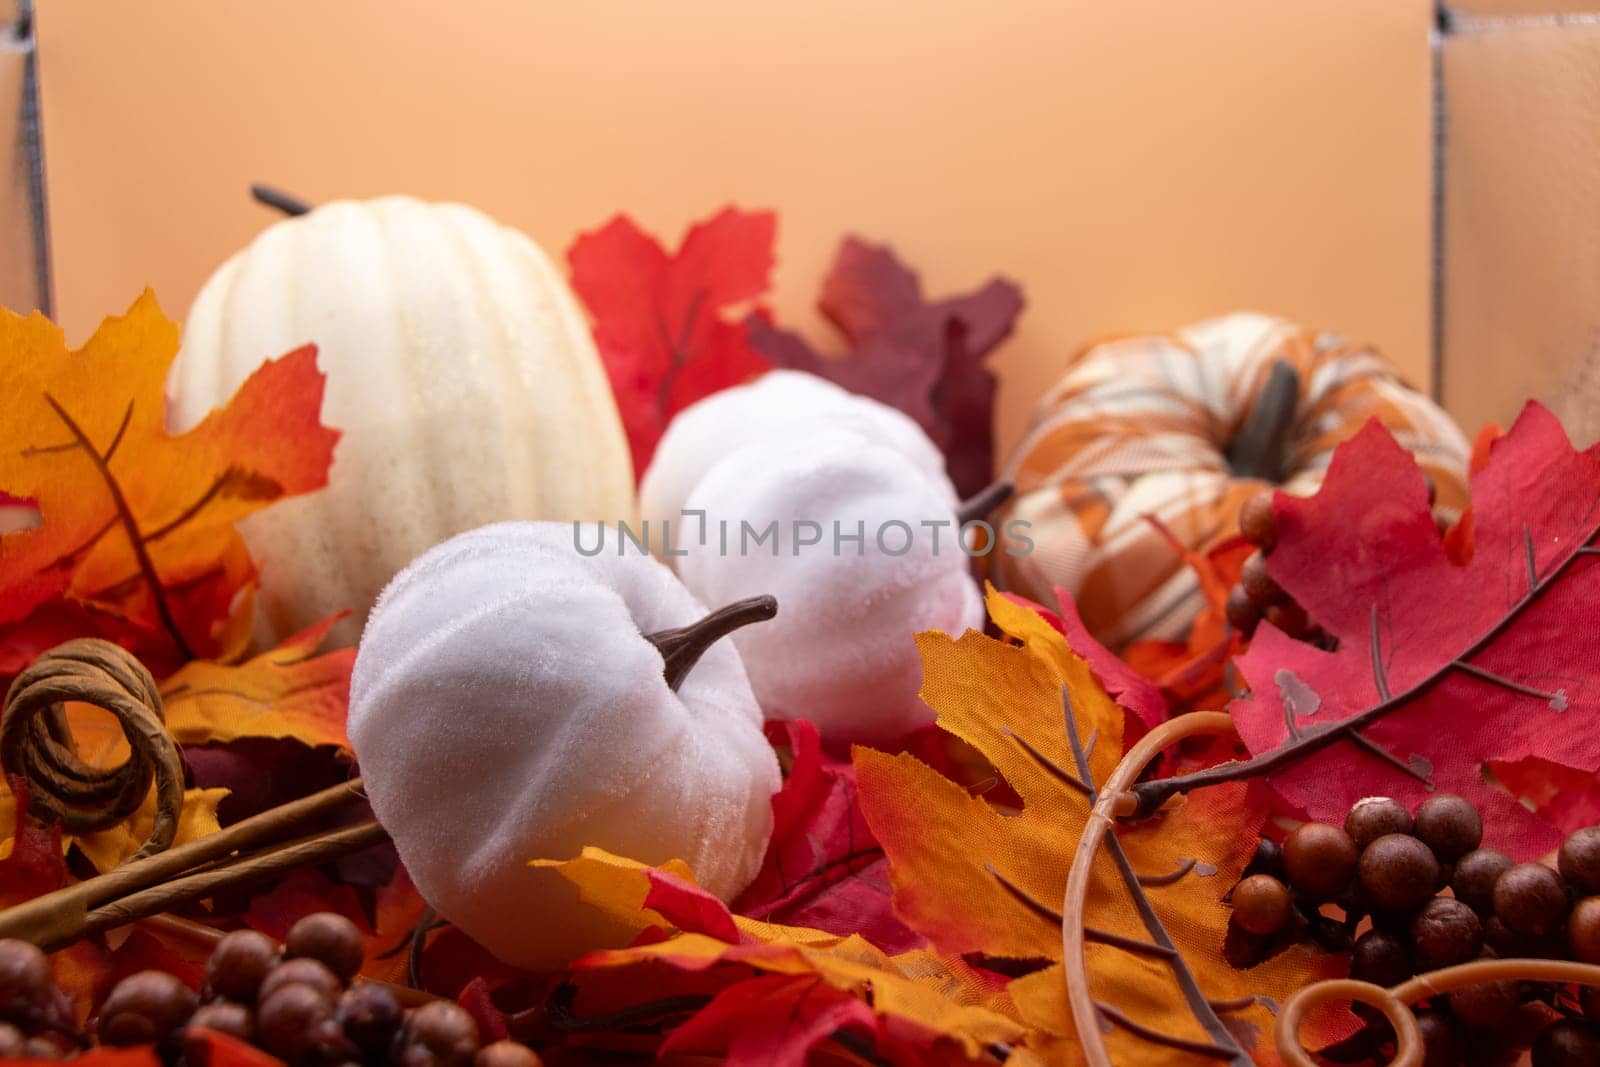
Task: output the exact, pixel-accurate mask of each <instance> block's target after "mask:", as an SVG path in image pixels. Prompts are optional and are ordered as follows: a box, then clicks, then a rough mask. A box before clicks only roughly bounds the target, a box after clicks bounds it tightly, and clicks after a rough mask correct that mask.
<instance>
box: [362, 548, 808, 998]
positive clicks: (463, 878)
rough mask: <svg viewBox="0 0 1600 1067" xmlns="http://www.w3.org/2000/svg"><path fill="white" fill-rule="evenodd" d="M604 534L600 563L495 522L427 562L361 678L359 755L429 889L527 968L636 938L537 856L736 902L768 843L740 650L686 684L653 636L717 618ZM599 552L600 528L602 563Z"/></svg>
mask: <svg viewBox="0 0 1600 1067" xmlns="http://www.w3.org/2000/svg"><path fill="white" fill-rule="evenodd" d="M589 525H590V524H586V526H589ZM598 536H599V537H600V538H601V540H600V550H599V551H597V552H595V554H593V555H592V556H591V555H585V554H583V553H580V551H579V550H578V547H577V546H578V544H579V542H578V541H576V540H575V537H576V532H575V530H574V528H573V524H571V523H554V522H540V523H499V524H496V525H494V526H489V527H486V528H484V529H481V530H474V531H472V532H471V533H467V534H462V535H460V536H458V537H455V538H452V539H451V540H449V541H447V542H445V543H444V544H442V545H439V546H438V547H436V548H434V549H432V550H431V551H429V552H428V553H426V554H425V555H423V556H422V557H421V558H420V559H418V560H416V562H414V563H412V564H411V566H409V567H407V568H406V569H405V570H404V571H402V572H401V573H400V575H399V576H398V577H397V578H395V580H394V582H393V584H391V585H390V586H389V587H388V588H387V589H386V590H385V591H384V593H383V596H382V597H381V598H380V599H379V601H378V604H377V606H376V607H375V608H374V609H373V612H372V617H371V619H370V620H369V621H368V623H367V628H366V631H365V632H364V633H363V634H362V637H361V647H360V650H359V652H358V653H357V655H356V665H355V671H354V675H353V677H352V680H351V686H350V720H349V730H350V741H351V743H352V745H353V746H354V747H355V751H356V756H357V758H358V759H359V760H360V763H361V772H362V778H363V781H364V782H365V785H366V791H367V794H368V796H369V797H370V798H371V800H372V807H373V811H374V812H375V813H376V814H377V816H378V819H379V820H380V821H381V822H382V823H383V825H384V827H385V828H386V829H387V830H388V831H389V833H390V835H391V836H392V837H393V838H394V842H395V845H396V847H397V848H398V849H399V851H400V856H401V858H402V859H403V860H404V861H405V864H406V868H407V870H409V871H410V872H411V876H412V878H413V879H415V881H416V884H417V888H418V889H419V890H420V891H421V893H422V895H423V897H424V898H425V899H426V900H427V901H428V902H429V903H431V904H432V905H433V906H434V907H435V908H437V909H438V911H439V913H440V914H442V915H444V916H445V917H446V918H448V919H450V920H451V921H452V922H454V923H456V924H457V925H458V926H460V927H461V928H462V929H464V930H465V931H466V932H467V933H469V934H471V935H472V936H473V937H474V938H476V939H477V940H478V941H480V942H481V943H482V944H483V945H484V946H486V947H487V948H489V949H490V950H491V951H493V952H494V953H495V954H496V955H498V956H500V957H501V958H502V959H504V960H506V961H508V962H510V963H513V964H516V965H518V966H523V967H550V966H557V965H560V964H563V963H565V962H567V961H568V960H570V959H571V958H572V957H573V956H574V955H575V954H577V953H579V952H581V951H584V950H586V949H593V948H600V947H606V946H614V945H617V944H619V943H621V941H623V940H625V939H626V938H627V937H628V935H629V931H626V930H622V929H620V928H616V927H613V926H612V925H611V924H610V923H609V922H607V921H606V920H605V919H604V917H603V915H602V914H601V913H599V912H598V911H596V910H594V909H591V908H588V907H586V906H584V905H583V904H582V903H581V902H580V901H579V899H578V894H577V890H576V889H575V888H574V887H573V886H572V885H571V883H569V882H567V881H566V880H564V879H563V878H561V876H560V875H559V874H557V873H556V872H555V871H552V870H550V869H548V868H533V867H530V866H529V861H531V860H536V859H555V860H560V859H568V858H570V857H573V856H576V855H577V854H578V853H579V852H580V851H581V850H582V849H583V847H584V846H586V845H595V846H598V847H600V848H603V849H605V850H607V851H609V852H613V853H616V854H618V855H622V856H626V857H628V858H630V859H635V860H639V861H641V862H644V863H651V864H654V863H662V862H665V861H667V860H670V859H681V860H683V861H684V862H686V863H688V864H689V866H690V867H691V868H692V869H693V871H694V874H695V878H696V881H697V882H699V884H700V885H702V886H704V887H705V888H706V889H707V890H709V891H711V892H712V893H715V894H717V895H718V896H720V897H722V898H723V899H729V898H731V897H732V896H734V895H735V894H737V893H738V892H739V891H740V890H741V889H742V888H744V886H745V885H747V884H748V883H749V882H750V880H751V879H752V878H753V877H754V876H755V873H756V871H757V869H758V868H759V866H760V863H761V858H762V855H763V853H764V851H765V849H766V844H767V838H768V836H769V835H770V833H771V829H772V806H771V797H772V794H773V792H774V791H775V790H776V789H777V788H778V785H779V774H778V764H777V760H776V758H775V757H774V755H773V752H772V749H771V747H770V746H768V744H767V742H766V740H765V739H764V738H763V737H762V734H761V711H760V708H759V707H758V706H757V704H756V699H755V696H754V695H753V694H752V693H751V691H750V683H749V681H748V680H747V679H746V676H745V671H744V667H743V665H742V664H741V663H740V659H739V655H738V653H737V652H736V651H735V650H734V646H733V645H732V644H731V643H729V642H728V641H727V640H721V641H716V642H715V643H713V644H711V645H710V646H709V647H707V648H705V650H704V652H703V653H702V654H701V655H700V657H699V659H698V660H696V661H694V665H693V666H692V667H689V668H688V670H687V673H685V674H683V675H682V677H681V680H680V681H679V682H678V685H677V687H676V689H674V688H673V687H672V686H671V685H669V683H668V681H667V679H666V678H664V677H663V667H664V659H663V655H662V652H661V651H660V650H659V649H658V647H657V646H656V645H655V644H653V643H652V642H651V641H649V640H647V639H646V636H645V635H646V634H652V633H657V632H659V631H663V630H675V629H678V628H681V627H685V626H689V625H691V624H693V623H695V622H697V621H699V620H701V619H702V618H703V617H705V616H706V614H707V612H706V609H705V607H704V606H703V605H702V604H701V603H700V602H699V601H697V600H696V599H695V598H694V597H693V596H691V595H690V593H689V592H688V590H686V589H685V588H684V587H683V585H682V584H681V583H680V582H679V581H678V580H677V578H675V577H674V576H673V574H672V572H671V571H669V570H668V569H667V568H666V567H664V566H662V565H661V564H660V563H658V562H657V561H656V560H655V559H653V558H651V557H650V556H648V555H645V554H644V553H643V552H641V551H639V550H637V549H635V548H632V547H630V546H627V545H625V544H624V545H621V546H620V547H621V548H623V549H626V551H623V552H619V550H618V549H619V544H618V539H617V536H616V533H615V531H614V530H605V531H604V532H602V533H601V534H599V535H598ZM595 540H596V535H594V533H593V531H592V529H588V530H585V532H584V539H583V541H582V544H583V547H584V551H585V552H588V551H590V550H593V549H594V548H595V547H596V546H595V543H594V542H595ZM719 606H721V605H719ZM782 610H783V609H782V607H781V606H780V608H779V614H780V616H781V614H782ZM770 625H772V624H771V623H770V622H760V623H757V624H756V625H754V626H750V627H748V628H747V629H749V630H755V629H761V628H762V627H765V626H770ZM741 632H744V631H741Z"/></svg>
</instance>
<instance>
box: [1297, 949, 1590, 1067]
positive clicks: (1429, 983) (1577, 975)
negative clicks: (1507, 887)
mask: <svg viewBox="0 0 1600 1067" xmlns="http://www.w3.org/2000/svg"><path fill="white" fill-rule="evenodd" d="M1484 982H1563V983H1566V982H1570V983H1576V984H1578V985H1592V986H1600V966H1597V965H1595V964H1592V963H1577V962H1575V961H1572V960H1536V959H1509V960H1474V961H1472V962H1471V963H1463V964H1459V965H1458V966H1455V967H1445V968H1443V969H1441V970H1437V971H1427V972H1424V973H1423V974H1419V975H1417V976H1416V977H1415V978H1412V979H1409V980H1407V981H1405V982H1402V983H1400V984H1399V985H1397V986H1393V987H1391V988H1389V989H1385V988H1383V987H1382V986H1378V985H1373V984H1372V983H1371V982H1363V981H1360V980H1358V979H1355V978H1333V979H1329V980H1327V981H1323V982H1313V983H1312V984H1311V985H1308V986H1306V987H1305V988H1304V989H1301V990H1300V991H1299V992H1297V993H1295V995H1294V996H1292V997H1290V998H1289V999H1288V1001H1286V1002H1285V1003H1284V1005H1283V1010H1282V1011H1280V1012H1279V1013H1278V1022H1277V1025H1276V1026H1275V1027H1274V1028H1273V1039H1274V1041H1276V1043H1277V1046H1278V1054H1279V1055H1280V1056H1281V1057H1282V1058H1283V1062H1284V1063H1285V1064H1287V1065H1288V1067H1317V1063H1318V1061H1317V1060H1315V1059H1313V1058H1312V1057H1311V1056H1310V1055H1309V1054H1307V1053H1306V1051H1305V1049H1304V1048H1303V1047H1301V1044H1300V1025H1301V1023H1302V1022H1303V1021H1304V1020H1305V1017H1306V1016H1307V1015H1308V1014H1309V1013H1310V1012H1311V1011H1312V1010H1313V1009H1314V1008H1317V1007H1320V1006H1321V1005H1323V1004H1327V1003H1334V1002H1338V1003H1342V1002H1344V1001H1351V1000H1353V1001H1358V1002H1360V1003H1362V1004H1367V1005H1370V1006H1372V1007H1374V1008H1377V1009H1378V1010H1379V1011H1381V1012H1383V1014H1384V1017H1385V1018H1387V1019H1388V1020H1389V1025H1390V1026H1392V1027H1394V1032H1395V1034H1396V1037H1397V1041H1396V1047H1395V1055H1394V1059H1392V1060H1390V1061H1389V1063H1388V1067H1422V1057H1423V1053H1424V1051H1425V1050H1424V1048H1423V1044H1422V1031H1421V1029H1420V1028H1419V1027H1418V1026H1417V1020H1416V1016H1414V1015H1412V1014H1411V1005H1413V1004H1415V1003H1416V1002H1417V1001H1419V1000H1426V999H1427V998H1429V997H1436V996H1439V995H1440V994H1443V993H1451V992H1454V991H1455V990H1458V989H1465V988H1467V987H1468V986H1474V985H1479V984H1481V983H1484Z"/></svg>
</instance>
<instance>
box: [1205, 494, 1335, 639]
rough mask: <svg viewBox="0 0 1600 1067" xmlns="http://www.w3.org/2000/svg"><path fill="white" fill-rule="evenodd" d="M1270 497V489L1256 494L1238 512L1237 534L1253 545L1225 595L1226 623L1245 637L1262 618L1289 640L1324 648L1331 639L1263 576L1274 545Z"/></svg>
mask: <svg viewBox="0 0 1600 1067" xmlns="http://www.w3.org/2000/svg"><path fill="white" fill-rule="evenodd" d="M1272 496H1273V491H1272V490H1270V489H1269V490H1265V491H1263V492H1260V493H1257V494H1256V495H1255V496H1253V497H1251V498H1250V499H1249V500H1246V501H1245V503H1244V507H1243V508H1241V509H1240V511H1239V533H1240V535H1241V536H1243V537H1244V539H1245V540H1246V541H1248V542H1250V543H1251V544H1252V545H1255V546H1256V550H1255V551H1254V552H1252V553H1251V554H1250V556H1249V558H1248V559H1246V560H1245V561H1244V569H1243V570H1242V571H1241V572H1240V575H1239V584H1238V585H1236V586H1234V587H1233V590H1232V591H1231V592H1230V593H1229V594H1228V605H1227V612H1228V622H1230V623H1231V624H1232V625H1233V627H1234V628H1235V629H1237V630H1238V631H1239V632H1240V633H1242V634H1244V635H1245V636H1246V637H1249V636H1250V635H1252V634H1254V633H1255V632H1256V627H1257V626H1258V625H1260V623H1261V620H1263V619H1265V620H1266V621H1268V622H1270V623H1272V625H1274V626H1276V627H1277V628H1278V629H1280V630H1282V631H1283V632H1284V633H1286V634H1288V635H1289V636H1290V637H1297V638H1299V639H1301V640H1303V641H1310V642H1311V643H1313V644H1318V645H1323V646H1326V645H1328V644H1330V643H1331V638H1330V637H1329V636H1328V635H1327V634H1326V633H1324V632H1323V631H1322V628H1321V627H1319V626H1317V625H1316V624H1315V623H1314V622H1312V621H1311V619H1310V617H1309V616H1307V615H1306V611H1305V609H1304V608H1302V607H1301V606H1300V605H1299V604H1298V603H1297V602H1296V601H1295V600H1294V598H1293V597H1291V596H1290V595H1289V594H1288V593H1286V592H1285V591H1284V589H1283V587H1282V586H1280V585H1279V584H1278V583H1277V582H1275V581H1274V580H1273V578H1272V575H1270V574H1268V573H1267V556H1268V555H1269V554H1271V552H1272V550H1273V548H1275V547H1276V546H1277V544H1278V529H1277V524H1276V523H1275V521H1274V519H1273V517H1272Z"/></svg>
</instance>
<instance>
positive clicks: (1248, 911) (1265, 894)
mask: <svg viewBox="0 0 1600 1067" xmlns="http://www.w3.org/2000/svg"><path fill="white" fill-rule="evenodd" d="M1293 910H1294V905H1293V903H1292V902H1291V901H1290V899H1289V890H1288V889H1287V888H1286V887H1285V886H1284V884H1283V883H1282V882H1280V881H1278V880H1277V879H1276V878H1274V877H1272V875H1270V874H1252V875H1251V876H1250V877H1248V878H1245V879H1243V880H1242V881H1240V883H1239V884H1238V885H1236V886H1234V887H1233V921H1234V922H1236V923H1238V924H1239V928H1240V929H1242V930H1245V931H1247V932H1249V933H1252V934H1258V935H1261V936H1263V937H1264V936H1266V935H1267V934H1275V933H1277V932H1278V931H1279V930H1282V929H1283V928H1284V926H1286V925H1287V924H1288V922H1289V917H1290V915H1291V914H1293Z"/></svg>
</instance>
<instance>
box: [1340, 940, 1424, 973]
mask: <svg viewBox="0 0 1600 1067" xmlns="http://www.w3.org/2000/svg"><path fill="white" fill-rule="evenodd" d="M1416 973H1417V970H1416V966H1415V964H1414V963H1413V961H1412V958H1411V949H1410V947H1409V946H1408V945H1407V944H1406V943H1405V941H1404V940H1402V939H1401V938H1399V937H1396V936H1395V935H1394V934H1391V933H1388V932H1387V931H1384V930H1376V929H1374V930H1368V931H1367V932H1366V933H1364V934H1362V935H1361V936H1360V937H1358V938H1356V943H1355V944H1354V945H1353V946H1352V947H1351V949H1350V977H1351V978H1359V979H1361V980H1362V981H1363V982H1371V983H1372V984H1373V985H1381V986H1392V985H1399V984H1400V983H1401V982H1404V981H1405V980H1406V979H1407V978H1410V977H1411V976H1412V975H1413V974H1416Z"/></svg>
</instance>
